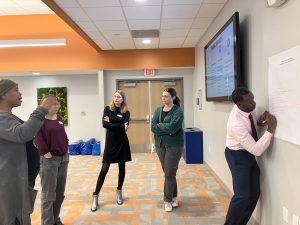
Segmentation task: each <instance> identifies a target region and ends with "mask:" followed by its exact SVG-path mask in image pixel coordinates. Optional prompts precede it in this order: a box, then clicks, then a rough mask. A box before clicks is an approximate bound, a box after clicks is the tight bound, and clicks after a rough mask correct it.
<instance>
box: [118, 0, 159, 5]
mask: <svg viewBox="0 0 300 225" xmlns="http://www.w3.org/2000/svg"><path fill="white" fill-rule="evenodd" d="M121 4H122V5H123V6H141V5H161V0H140V1H136V0H121Z"/></svg>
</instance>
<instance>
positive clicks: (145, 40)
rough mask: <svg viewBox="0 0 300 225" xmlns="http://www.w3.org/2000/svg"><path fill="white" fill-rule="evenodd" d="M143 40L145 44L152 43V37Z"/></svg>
mask: <svg viewBox="0 0 300 225" xmlns="http://www.w3.org/2000/svg"><path fill="white" fill-rule="evenodd" d="M142 42H143V44H145V45H147V44H150V43H151V40H150V39H143V40H142Z"/></svg>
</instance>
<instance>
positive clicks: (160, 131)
mask: <svg viewBox="0 0 300 225" xmlns="http://www.w3.org/2000/svg"><path fill="white" fill-rule="evenodd" d="M163 107H164V106H160V107H158V108H157V109H156V110H155V112H154V114H153V118H152V122H151V131H152V132H153V133H154V138H155V146H156V147H161V146H165V147H181V146H183V129H182V122H183V111H182V109H181V108H180V107H179V106H177V105H174V106H173V107H172V109H171V111H170V112H169V113H168V114H167V115H166V117H165V119H164V121H161V114H162V111H163Z"/></svg>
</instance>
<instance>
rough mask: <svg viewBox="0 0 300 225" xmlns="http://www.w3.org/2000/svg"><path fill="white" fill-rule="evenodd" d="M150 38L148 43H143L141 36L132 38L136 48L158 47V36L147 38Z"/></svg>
mask: <svg viewBox="0 0 300 225" xmlns="http://www.w3.org/2000/svg"><path fill="white" fill-rule="evenodd" d="M147 39H150V40H151V43H150V44H143V43H142V40H143V38H134V39H133V40H134V43H135V46H136V48H137V49H151V48H158V43H159V38H147Z"/></svg>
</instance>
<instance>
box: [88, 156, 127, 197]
mask: <svg viewBox="0 0 300 225" xmlns="http://www.w3.org/2000/svg"><path fill="white" fill-rule="evenodd" d="M109 167H110V163H102V168H101V170H100V173H99V176H98V180H97V185H96V189H95V192H94V193H93V195H98V194H99V192H100V190H101V188H102V185H103V183H104V180H105V176H106V174H107V172H108V170H109ZM124 179H125V162H120V163H119V179H118V187H117V189H118V190H121V189H122V187H123V183H124Z"/></svg>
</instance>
